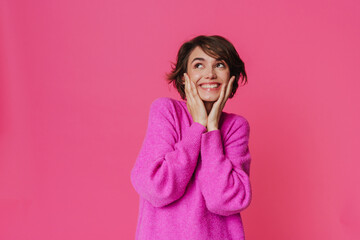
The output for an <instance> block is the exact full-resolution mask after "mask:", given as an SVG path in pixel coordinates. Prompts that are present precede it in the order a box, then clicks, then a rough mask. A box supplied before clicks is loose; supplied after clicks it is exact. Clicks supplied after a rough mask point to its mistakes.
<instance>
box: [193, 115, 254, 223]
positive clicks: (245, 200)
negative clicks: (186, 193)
mask: <svg viewBox="0 0 360 240" xmlns="http://www.w3.org/2000/svg"><path fill="white" fill-rule="evenodd" d="M249 132H250V127H249V123H248V121H247V120H246V119H244V118H239V119H236V122H235V123H234V124H233V125H232V127H231V129H230V130H229V132H228V133H227V134H226V136H224V139H225V140H223V139H222V136H221V131H220V130H213V131H210V132H206V133H204V134H202V139H201V152H200V154H201V167H200V168H201V170H200V173H199V182H200V188H201V190H202V194H203V196H204V198H205V203H206V206H207V208H208V210H209V211H211V212H213V213H216V214H219V215H223V216H229V215H232V214H236V213H239V212H240V211H242V210H243V209H245V208H246V207H247V206H248V205H249V204H250V201H251V187H250V180H249V170H250V160H251V157H250V152H249V148H248V141H249Z"/></svg>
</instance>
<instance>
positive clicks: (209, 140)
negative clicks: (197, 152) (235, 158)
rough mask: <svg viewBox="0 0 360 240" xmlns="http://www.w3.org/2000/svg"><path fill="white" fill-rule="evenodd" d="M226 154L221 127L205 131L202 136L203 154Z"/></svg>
mask: <svg viewBox="0 0 360 240" xmlns="http://www.w3.org/2000/svg"><path fill="white" fill-rule="evenodd" d="M222 154H224V148H223V143H222V139H221V131H220V130H219V129H217V130H213V131H210V132H205V133H203V134H202V136H201V155H203V156H213V155H216V156H218V155H222Z"/></svg>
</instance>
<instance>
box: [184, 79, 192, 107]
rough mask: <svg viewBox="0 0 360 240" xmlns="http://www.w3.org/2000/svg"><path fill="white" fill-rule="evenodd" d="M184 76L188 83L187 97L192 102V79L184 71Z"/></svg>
mask: <svg viewBox="0 0 360 240" xmlns="http://www.w3.org/2000/svg"><path fill="white" fill-rule="evenodd" d="M184 77H185V83H186V89H187V99H188V100H189V101H190V102H189V103H190V104H192V103H193V102H194V96H193V94H192V90H191V85H190V84H191V80H190V78H189V76H188V75H187V74H186V73H184Z"/></svg>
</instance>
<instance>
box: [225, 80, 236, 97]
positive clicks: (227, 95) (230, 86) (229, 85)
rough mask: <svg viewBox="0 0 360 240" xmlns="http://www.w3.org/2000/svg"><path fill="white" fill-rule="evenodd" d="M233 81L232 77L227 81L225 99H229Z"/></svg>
mask: <svg viewBox="0 0 360 240" xmlns="http://www.w3.org/2000/svg"><path fill="white" fill-rule="evenodd" d="M234 80H235V76H232V77H231V78H230V80H229V83H228V86H227V88H226V95H225V96H226V99H227V98H228V97H229V95H230V93H231V90H232V87H233V83H234Z"/></svg>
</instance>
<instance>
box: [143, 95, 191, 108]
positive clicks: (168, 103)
mask: <svg viewBox="0 0 360 240" xmlns="http://www.w3.org/2000/svg"><path fill="white" fill-rule="evenodd" d="M184 104H185V105H186V103H185V102H183V101H179V100H176V99H173V98H170V97H158V98H155V99H154V100H153V101H152V103H151V106H150V108H156V109H158V108H161V109H164V108H166V109H174V107H175V108H176V107H177V106H179V105H184Z"/></svg>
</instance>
